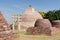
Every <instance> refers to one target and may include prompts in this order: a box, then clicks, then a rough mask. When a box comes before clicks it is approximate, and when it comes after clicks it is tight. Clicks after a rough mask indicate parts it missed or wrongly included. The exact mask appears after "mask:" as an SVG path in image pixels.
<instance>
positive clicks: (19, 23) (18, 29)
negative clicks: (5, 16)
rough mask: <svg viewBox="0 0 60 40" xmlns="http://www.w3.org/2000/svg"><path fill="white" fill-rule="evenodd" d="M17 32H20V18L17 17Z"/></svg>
mask: <svg viewBox="0 0 60 40" xmlns="http://www.w3.org/2000/svg"><path fill="white" fill-rule="evenodd" d="M18 30H19V31H20V16H19V15H18Z"/></svg>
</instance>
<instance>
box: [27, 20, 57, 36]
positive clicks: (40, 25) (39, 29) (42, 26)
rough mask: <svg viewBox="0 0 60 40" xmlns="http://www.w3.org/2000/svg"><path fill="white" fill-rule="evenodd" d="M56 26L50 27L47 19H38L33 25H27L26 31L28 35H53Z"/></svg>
mask: <svg viewBox="0 0 60 40" xmlns="http://www.w3.org/2000/svg"><path fill="white" fill-rule="evenodd" d="M56 31H57V28H55V27H52V25H51V23H50V21H49V20H48V19H38V20H36V22H35V25H34V27H29V28H28V29H27V33H26V34H29V35H39V34H46V35H54V34H56Z"/></svg>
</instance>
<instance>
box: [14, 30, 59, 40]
mask: <svg viewBox="0 0 60 40" xmlns="http://www.w3.org/2000/svg"><path fill="white" fill-rule="evenodd" d="M17 32H18V33H19V34H20V37H19V38H17V39H14V40H60V30H58V32H57V34H56V35H53V36H46V35H43V34H42V35H25V33H26V32H25V31H17Z"/></svg>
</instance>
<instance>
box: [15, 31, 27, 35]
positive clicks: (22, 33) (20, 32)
mask: <svg viewBox="0 0 60 40" xmlns="http://www.w3.org/2000/svg"><path fill="white" fill-rule="evenodd" d="M15 32H17V33H19V34H20V35H25V34H26V31H22V30H21V31H18V30H15Z"/></svg>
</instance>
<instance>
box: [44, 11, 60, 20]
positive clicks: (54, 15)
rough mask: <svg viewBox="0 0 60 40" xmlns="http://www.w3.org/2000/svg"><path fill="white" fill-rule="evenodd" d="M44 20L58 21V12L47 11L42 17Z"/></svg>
mask: <svg viewBox="0 0 60 40" xmlns="http://www.w3.org/2000/svg"><path fill="white" fill-rule="evenodd" d="M44 18H47V19H49V20H50V21H53V20H60V10H53V11H48V12H47V13H46V14H45V15H44Z"/></svg>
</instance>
